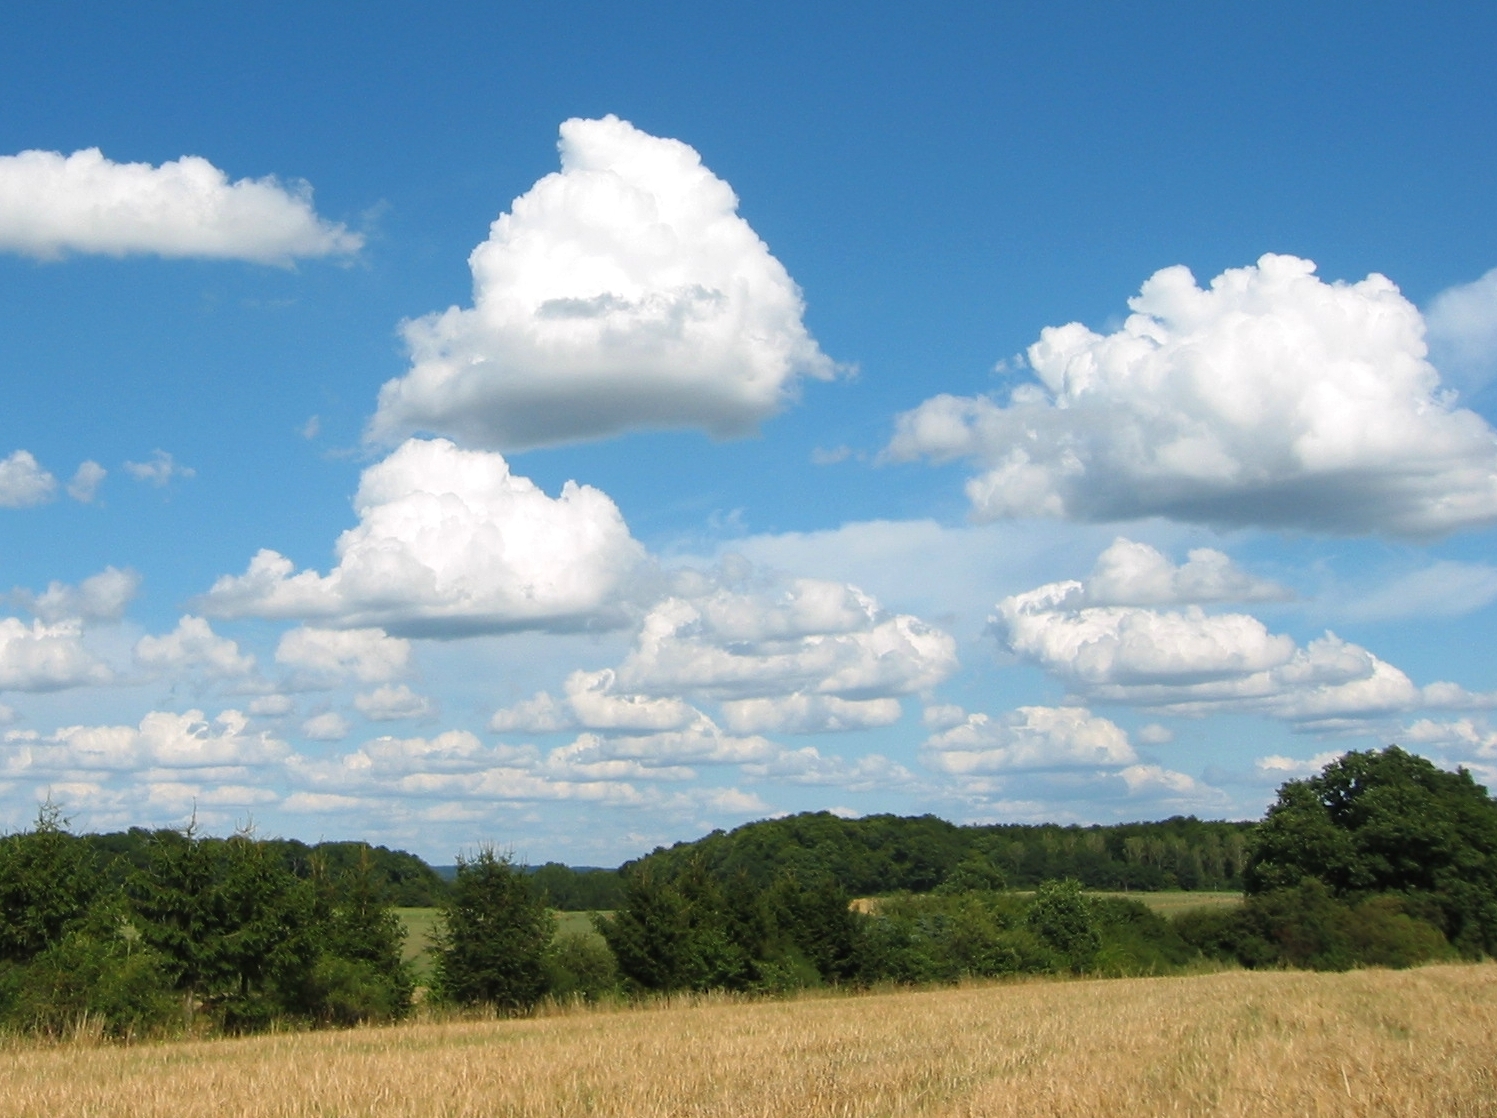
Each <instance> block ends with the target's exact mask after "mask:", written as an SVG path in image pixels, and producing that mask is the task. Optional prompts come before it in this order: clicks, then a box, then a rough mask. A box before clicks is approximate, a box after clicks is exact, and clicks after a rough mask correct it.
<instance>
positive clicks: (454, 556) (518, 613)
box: [201, 439, 645, 636]
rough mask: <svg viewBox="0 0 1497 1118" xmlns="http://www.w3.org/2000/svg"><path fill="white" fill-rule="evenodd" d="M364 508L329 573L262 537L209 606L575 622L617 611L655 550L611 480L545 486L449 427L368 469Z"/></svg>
mask: <svg viewBox="0 0 1497 1118" xmlns="http://www.w3.org/2000/svg"><path fill="white" fill-rule="evenodd" d="M354 508H355V511H356V512H357V513H358V516H359V524H358V525H357V526H356V527H354V528H351V529H349V530H348V531H346V532H344V533H343V534H342V535H341V536H340V537H339V539H338V543H337V555H338V564H337V566H335V567H334V568H333V569H332V570H331V571H330V572H329V573H327V574H326V575H323V574H319V573H318V572H316V571H314V570H303V571H297V570H296V569H295V566H294V564H293V563H292V562H291V560H289V559H287V558H286V557H285V556H283V555H280V554H278V553H277V552H274V551H269V550H262V551H261V552H259V553H258V554H257V555H256V556H255V557H254V558H253V559H252V560H251V561H250V564H249V567H248V569H247V570H246V571H245V573H244V574H242V575H226V576H224V577H223V578H220V579H219V580H218V581H217V582H215V583H214V585H213V587H212V589H211V590H210V591H209V592H208V593H207V594H206V595H205V596H204V597H203V599H202V602H201V605H202V609H203V610H204V611H205V612H207V613H210V614H213V615H215V616H220V617H265V618H298V619H305V620H314V621H318V622H321V623H322V625H323V626H324V627H336V628H376V627H378V628H382V629H385V630H388V631H390V632H392V633H398V634H404V635H423V636H457V635H462V634H465V633H478V632H499V631H506V630H520V629H554V630H573V629H581V628H586V627H589V626H594V625H608V624H613V623H615V622H616V621H617V620H618V617H619V611H620V608H621V598H623V597H624V596H625V594H624V591H625V590H626V588H627V586H628V584H629V582H630V580H631V578H632V577H634V576H635V575H636V573H637V572H638V571H639V570H640V569H641V567H642V565H643V564H644V562H645V551H644V548H643V547H642V546H641V545H640V544H639V543H637V542H636V541H635V540H634V539H633V538H632V537H631V536H630V535H629V529H628V527H627V526H626V525H625V523H624V519H623V516H622V515H621V514H620V513H619V510H618V507H617V506H616V505H615V504H614V503H613V501H611V500H610V499H609V498H608V496H607V495H606V494H605V493H602V492H601V491H599V490H597V489H594V488H592V487H591V486H587V485H577V484H576V483H575V482H568V483H567V484H566V485H565V486H564V487H563V488H562V491H561V493H560V495H559V496H557V497H554V498H553V497H549V496H547V495H546V494H545V493H544V492H543V491H542V490H541V489H540V488H538V487H537V486H536V485H535V484H534V483H533V482H532V481H530V479H528V478H524V477H517V476H516V475H514V474H512V473H510V470H509V466H508V464H507V463H506V462H505V461H504V459H503V458H502V457H501V456H500V455H498V454H493V453H489V452H486V451H472V450H462V449H459V448H458V447H456V446H454V445H453V444H452V443H450V442H448V441H446V440H445V439H436V440H420V439H411V440H408V441H407V442H406V443H404V444H403V445H402V446H401V447H400V448H399V449H397V450H396V451H395V452H394V453H393V454H391V455H390V456H389V457H388V458H386V459H384V460H383V461H382V462H379V463H377V464H375V465H373V466H371V467H369V468H368V469H367V470H365V471H364V474H363V477H362V479H361V481H360V483H359V489H358V493H357V495H356V496H355V498H354Z"/></svg>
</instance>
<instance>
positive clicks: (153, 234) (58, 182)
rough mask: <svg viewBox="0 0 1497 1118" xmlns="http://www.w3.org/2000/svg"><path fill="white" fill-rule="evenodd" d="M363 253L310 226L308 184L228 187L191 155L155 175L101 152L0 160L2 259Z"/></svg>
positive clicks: (313, 218) (345, 239) (269, 181)
mask: <svg viewBox="0 0 1497 1118" xmlns="http://www.w3.org/2000/svg"><path fill="white" fill-rule="evenodd" d="M362 245H363V238H362V237H360V236H359V235H358V234H357V233H352V232H349V230H348V229H346V228H344V227H343V226H342V225H338V224H334V223H333V222H329V221H325V220H324V219H322V218H320V217H318V216H317V212H316V211H315V210H314V209H313V208H312V190H311V187H309V186H307V185H306V184H305V183H294V184H291V185H290V186H287V185H283V184H282V183H280V182H278V181H277V180H276V179H274V178H263V179H240V180H239V181H238V182H230V181H229V178H228V176H227V175H225V174H224V173H223V172H222V171H220V170H219V169H218V168H217V167H215V166H213V164H211V163H209V162H208V161H207V160H206V159H202V158H200V157H198V156H195V155H184V156H183V157H182V158H181V159H178V160H174V161H172V162H169V163H163V164H161V166H159V167H153V166H151V165H150V164H148V163H115V162H113V161H112V160H109V159H106V158H105V157H104V155H103V153H102V152H100V151H99V149H98V148H87V149H85V150H83V151H75V152H74V153H73V154H72V155H68V156H64V155H63V154H62V153H61V152H55V151H23V152H21V153H20V154H19V155H6V156H0V251H8V252H19V253H22V254H24V255H27V256H34V257H38V258H41V259H44V260H46V259H55V258H56V257H59V256H63V255H65V254H66V253H69V252H85V253H104V254H106V255H109V256H125V255H127V254H132V253H151V254H154V255H157V256H195V257H214V258H219V259H235V260H253V261H257V262H259V263H286V262H288V261H290V260H292V259H295V258H296V257H310V256H331V255H346V254H348V253H353V252H357V251H358V250H359V248H360V247H361V246H362Z"/></svg>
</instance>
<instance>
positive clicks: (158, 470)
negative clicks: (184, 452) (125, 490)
mask: <svg viewBox="0 0 1497 1118" xmlns="http://www.w3.org/2000/svg"><path fill="white" fill-rule="evenodd" d="M125 472H126V473H127V474H129V475H130V476H131V477H133V478H134V479H135V480H136V481H145V482H149V483H150V484H152V485H154V486H155V487H156V488H157V489H160V488H161V487H162V486H164V485H165V484H166V483H167V482H169V481H171V479H172V478H174V477H182V478H188V477H196V476H197V471H196V470H194V469H193V468H192V467H191V466H183V465H180V464H178V462H177V460H176V459H175V458H173V457H172V456H171V455H170V454H168V453H167V452H166V451H164V450H160V449H157V450H153V451H151V460H150V461H149V462H126V463H125Z"/></svg>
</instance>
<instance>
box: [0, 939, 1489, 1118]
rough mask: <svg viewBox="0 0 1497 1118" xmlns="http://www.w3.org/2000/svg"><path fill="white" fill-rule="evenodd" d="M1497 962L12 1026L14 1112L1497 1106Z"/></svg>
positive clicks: (409, 1117)
mask: <svg viewBox="0 0 1497 1118" xmlns="http://www.w3.org/2000/svg"><path fill="white" fill-rule="evenodd" d="M1494 1036H1497V965H1493V964H1491V963H1482V964H1464V965H1439V966H1427V967H1420V968H1415V969H1412V970H1405V971H1383V970H1359V971H1351V972H1346V973H1338V974H1327V973H1307V972H1291V971H1256V972H1249V971H1225V972H1221V973H1216V974H1204V975H1196V976H1191V977H1171V978H1135V979H1114V980H1110V981H1095V980H1070V981H1066V980H1054V979H1049V980H1029V981H1023V980H1020V981H1012V980H1010V981H1005V982H996V983H992V982H990V983H974V984H968V985H963V986H959V987H955V988H944V989H937V990H917V991H901V992H894V993H871V994H862V995H845V994H844V995H828V994H819V995H802V996H800V997H796V998H790V999H783V1000H757V1001H742V1000H737V999H734V998H732V997H730V996H726V995H706V996H699V997H694V998H688V999H683V1000H679V1001H677V1002H675V1003H674V1004H671V1003H667V1002H660V1003H655V1004H653V1005H648V1006H645V1007H641V1008H633V1009H580V1010H576V1011H571V1012H558V1013H554V1014H551V1015H548V1016H539V1017H532V1018H526V1019H513V1020H484V1021H463V1022H450V1023H430V1022H428V1023H422V1022H408V1023H405V1024H401V1025H395V1026H388V1027H382V1028H360V1029H354V1030H347V1031H338V1032H326V1031H324V1032H305V1033H281V1034H271V1035H264V1036H257V1037H247V1038H243V1039H222V1038H220V1039H214V1040H208V1041H177V1042H155V1043H143V1044H134V1045H119V1044H96V1043H90V1042H88V1041H82V1040H74V1041H72V1042H65V1043H58V1044H52V1045H47V1044H42V1043H38V1042H35V1041H25V1042H18V1041H12V1042H10V1044H9V1046H8V1050H7V1051H6V1053H5V1057H4V1060H3V1061H0V1115H4V1116H9V1115H18V1116H19V1115H26V1116H33V1115H34V1116H43V1115H45V1116H51V1115H56V1114H80V1115H83V1114H86V1115H92V1116H109V1115H130V1116H131V1118H192V1116H198V1115H201V1116H203V1118H210V1116H211V1118H303V1116H306V1118H310V1116H313V1115H317V1116H322V1115H340V1116H350V1118H352V1116H361V1115H369V1116H374V1115H378V1116H380V1118H428V1116H431V1118H436V1116H439V1115H440V1116H443V1118H455V1116H474V1118H477V1116H479V1115H483V1116H488V1115H495V1114H504V1115H514V1116H529V1115H535V1116H537V1118H539V1116H541V1115H545V1116H563V1118H565V1116H572V1115H585V1114H586V1115H591V1114H599V1113H604V1114H609V1115H617V1116H619V1118H634V1116H643V1115H651V1116H654V1115H673V1116H675V1115H703V1116H705V1115H712V1116H714V1118H734V1116H738V1115H744V1116H747V1115H755V1116H760V1118H765V1116H768V1118H773V1116H778V1115H787V1116H789V1115H797V1116H800V1115H806V1114H837V1115H846V1116H861V1115H870V1116H871V1115H896V1116H897V1115H941V1116H956V1115H961V1116H964V1118H972V1116H979V1115H981V1116H988V1115H992V1116H998V1115H1014V1116H1018V1115H1034V1114H1045V1115H1108V1116H1112V1118H1130V1116H1134V1115H1137V1116H1148V1118H1155V1116H1157V1115H1160V1114H1166V1113H1169V1114H1174V1113H1179V1114H1194V1115H1230V1116H1236V1115H1273V1116H1275V1118H1277V1116H1280V1115H1285V1114H1316V1115H1358V1116H1367V1115H1399V1116H1401V1118H1423V1116H1426V1115H1427V1116H1429V1118H1435V1116H1439V1118H1453V1116H1456V1118H1460V1116H1486V1115H1497V1060H1494V1059H1493V1055H1494V1044H1493V1040H1492V1038H1493V1037H1494Z"/></svg>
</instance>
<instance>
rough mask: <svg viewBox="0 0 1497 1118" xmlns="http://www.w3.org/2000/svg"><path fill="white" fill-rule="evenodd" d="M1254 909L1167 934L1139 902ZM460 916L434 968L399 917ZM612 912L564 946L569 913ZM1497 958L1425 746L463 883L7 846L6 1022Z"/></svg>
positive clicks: (390, 873) (305, 1014)
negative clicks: (1095, 809)
mask: <svg viewBox="0 0 1497 1118" xmlns="http://www.w3.org/2000/svg"><path fill="white" fill-rule="evenodd" d="M1166 886H1168V887H1171V888H1193V889H1198V890H1199V889H1212V890H1225V891H1239V890H1240V891H1241V892H1242V893H1244V894H1245V901H1244V903H1242V904H1240V905H1236V904H1234V905H1228V906H1222V905H1214V906H1206V907H1196V908H1187V909H1185V910H1184V911H1181V912H1179V913H1178V914H1176V915H1174V916H1173V917H1172V918H1166V917H1165V916H1162V915H1160V914H1159V913H1157V912H1155V911H1153V910H1151V909H1150V908H1149V907H1147V906H1146V905H1144V904H1141V903H1139V901H1138V900H1136V899H1134V898H1133V897H1131V896H1129V895H1127V894H1128V893H1129V892H1133V891H1143V892H1145V893H1147V891H1148V890H1151V889H1159V888H1162V887H1166ZM412 901H420V902H425V903H427V904H432V903H434V904H435V907H436V908H437V909H438V911H439V919H438V922H437V930H436V934H435V938H434V942H433V952H432V954H433V958H434V966H433V969H432V973H431V975H430V976H429V978H424V979H423V981H422V983H421V984H418V982H417V976H416V973H415V972H414V971H413V969H412V967H411V964H410V962H409V961H408V960H407V959H405V958H403V956H402V938H403V936H404V927H403V925H402V923H401V921H400V920H399V919H398V917H397V915H396V913H395V908H396V907H397V905H409V904H410V902H412ZM569 906H570V907H572V908H573V909H574V910H578V909H585V910H589V911H592V913H593V915H592V918H591V919H592V925H593V932H592V934H589V933H587V932H584V931H579V930H577V929H576V928H575V927H574V928H573V929H572V930H570V931H568V932H564V933H562V934H558V931H557V920H556V917H555V915H554V911H555V910H557V909H565V908H567V907H569ZM1493 955H1497V803H1494V801H1493V800H1492V798H1491V797H1490V796H1489V795H1488V794H1487V791H1486V789H1484V788H1483V787H1482V786H1480V785H1478V784H1477V783H1476V782H1475V781H1474V780H1473V779H1472V778H1471V775H1470V774H1469V773H1468V772H1466V771H1464V770H1461V771H1458V772H1454V773H1452V772H1447V771H1444V770H1441V769H1438V768H1436V767H1435V766H1433V765H1432V764H1431V763H1430V762H1428V761H1426V760H1424V759H1422V758H1419V757H1416V756H1414V755H1411V754H1409V753H1406V752H1404V751H1403V750H1401V749H1398V748H1397V747H1390V748H1388V749H1385V750H1382V751H1368V752H1360V753H1359V752H1352V753H1348V754H1345V755H1344V756H1343V757H1341V758H1339V759H1337V760H1336V761H1333V762H1331V763H1330V764H1328V765H1327V766H1326V767H1325V769H1324V770H1323V771H1322V772H1321V773H1320V774H1318V775H1316V776H1314V777H1311V778H1309V779H1306V780H1299V781H1291V782H1289V783H1287V784H1285V785H1284V786H1283V787H1282V788H1281V789H1280V791H1279V794H1278V798H1277V799H1276V801H1275V802H1274V804H1273V805H1272V806H1271V807H1270V808H1269V810H1268V812H1267V814H1266V816H1265V818H1264V819H1263V820H1262V821H1261V822H1260V823H1257V824H1255V825H1254V824H1243V823H1210V822H1201V821H1199V820H1195V819H1188V818H1177V819H1170V820H1166V821H1164V822H1162V823H1152V824H1130V825H1124V826H1113V827H1020V826H984V827H958V826H955V825H953V824H950V823H947V822H944V821H942V820H940V819H936V818H934V817H931V816H922V817H919V818H913V819H901V818H897V817H893V816H873V817H868V818H864V819H852V820H848V819H841V818H839V817H837V816H835V815H831V814H827V813H817V814H808V815H800V816H792V817H788V818H784V819H778V820H768V821H764V822H760V823H753V824H749V825H747V826H744V827H740V828H738V829H736V830H734V831H731V832H713V833H712V834H710V835H707V836H706V837H704V838H703V839H700V840H698V841H697V842H695V843H684V844H678V845H677V846H674V847H671V848H668V849H657V850H655V851H653V852H652V853H650V854H648V855H646V856H645V857H643V858H640V859H638V860H636V861H634V862H631V863H627V864H626V865H625V866H623V867H621V868H620V869H619V870H618V871H600V870H589V871H583V872H578V871H573V870H570V869H568V868H567V867H565V866H561V865H559V864H556V863H551V864H547V865H544V866H542V867H539V868H538V869H536V870H530V869H528V868H526V867H522V866H518V865H516V864H514V863H513V862H512V861H511V860H510V859H509V858H508V857H507V856H506V855H505V854H504V853H503V852H502V851H500V850H498V849H496V848H495V847H492V846H483V847H480V848H479V849H478V850H477V851H476V852H474V853H471V854H468V855H464V856H460V857H459V858H458V861H457V864H456V866H455V869H454V871H453V873H452V874H451V880H450V881H444V880H443V877H442V875H440V874H438V873H437V872H436V871H435V870H433V869H432V868H431V867H429V866H427V865H426V864H425V863H423V862H421V861H420V859H417V858H415V857H414V856H412V855H409V854H405V853H401V852H398V851H390V850H387V849H385V848H382V847H370V846H367V845H364V844H358V843H322V844H318V845H315V846H307V845H305V844H302V843H298V842H292V841H285V840H269V839H260V838H257V837H255V836H253V835H252V834H237V835H233V836H229V837H227V838H219V837H212V836H206V835H203V834H200V833H198V832H197V831H196V830H195V829H194V828H192V827H189V828H187V829H185V830H181V831H177V830H157V831H145V830H141V829H133V830H131V831H128V832H122V833H116V834H110V835H83V836H75V835H72V834H70V833H69V832H68V830H67V829H66V826H65V822H64V820H63V819H62V817H61V815H60V813H59V812H58V810H57V809H56V808H55V807H51V806H44V807H43V809H42V810H41V812H40V814H39V816H38V819H37V821H36V823H35V825H34V826H33V827H32V828H31V829H30V830H28V831H25V832H21V833H16V834H12V835H8V836H6V837H4V838H3V839H0V1025H3V1026H4V1027H5V1028H6V1029H9V1030H12V1031H20V1032H34V1033H44V1034H53V1035H58V1034H61V1033H63V1032H65V1031H67V1030H68V1029H69V1028H70V1027H72V1026H73V1025H75V1024H76V1022H77V1021H78V1020H79V1019H80V1018H88V1019H90V1020H92V1021H94V1022H95V1023H96V1024H97V1025H98V1026H99V1027H100V1029H101V1030H102V1031H103V1032H104V1033H106V1034H108V1035H113V1036H126V1037H128V1036H138V1035H155V1034H163V1033H173V1032H179V1033H180V1032H187V1033H194V1034H202V1033H211V1032H223V1033H246V1032H255V1031H260V1030H264V1029H267V1028H271V1027H289V1026H295V1027H318V1026H346V1025H351V1024H356V1023H359V1022H366V1021H389V1020H396V1019H399V1018H401V1017H403V1016H406V1015H407V1014H409V1013H410V1012H412V1010H413V1007H415V1006H416V1005H417V1004H418V1002H419V1003H420V1004H423V1005H427V1006H447V1007H452V1008H454V1009H457V1010H462V1009H465V1008H471V1007H478V1008H482V1009H486V1010H489V1011H497V1012H501V1013H525V1012H528V1011H529V1010H531V1009H532V1008H533V1007H535V1006H536V1005H538V1004H539V1003H541V1002H542V1001H544V1000H546V999H553V1000H582V1001H598V1000H607V999H619V998H625V999H628V998H641V997H650V996H654V995H658V994H670V993H675V992H681V991H710V990H729V991H739V992H742V993H746V994H765V995H772V994H777V993H783V992H787V991H791V990H795V989H801V988H806V987H816V986H850V987H870V986H881V985H928V984H940V983H951V982H957V981H960V980H963V979H967V978H991V977H1001V976H1004V975H1025V974H1028V975H1038V974H1086V975H1098V976H1111V975H1118V976H1121V975H1129V974H1161V973H1171V972H1178V971H1181V970H1186V969H1190V968H1200V967H1207V968H1209V967H1221V966H1241V967H1247V968H1279V967H1305V968H1314V969H1327V970H1345V969H1348V968H1352V967H1358V966H1388V967H1404V966H1410V965H1414V964H1417V963H1422V962H1428V961H1435V960H1442V959H1457V958H1467V959H1477V958H1482V957H1488V956H1493Z"/></svg>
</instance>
